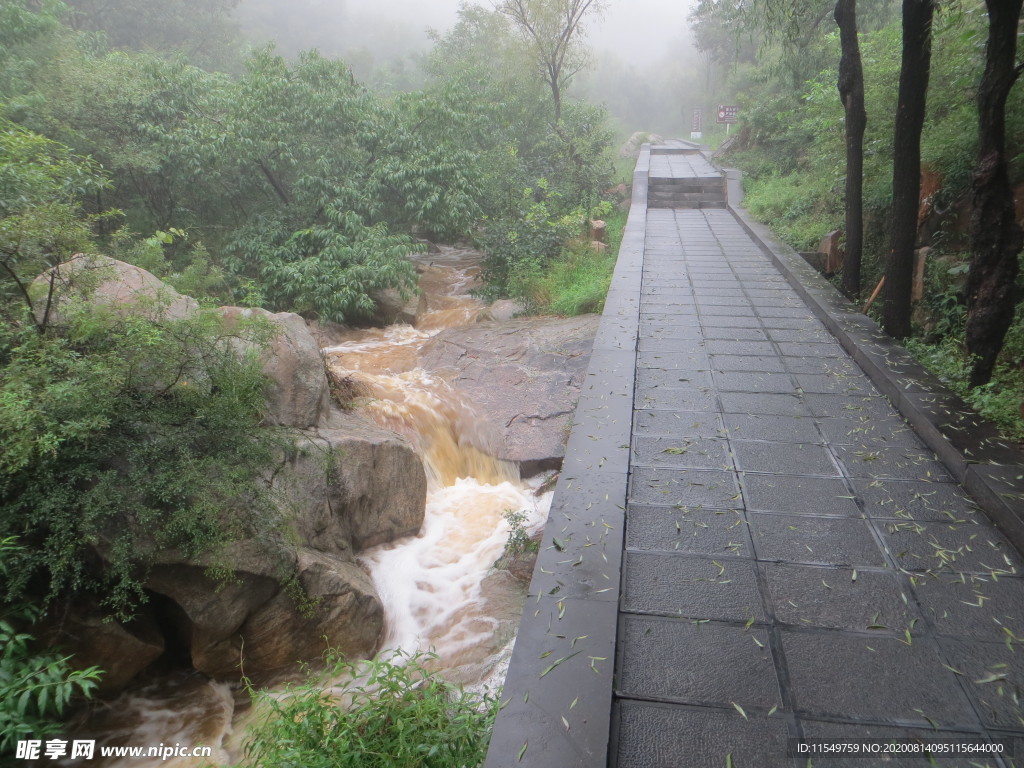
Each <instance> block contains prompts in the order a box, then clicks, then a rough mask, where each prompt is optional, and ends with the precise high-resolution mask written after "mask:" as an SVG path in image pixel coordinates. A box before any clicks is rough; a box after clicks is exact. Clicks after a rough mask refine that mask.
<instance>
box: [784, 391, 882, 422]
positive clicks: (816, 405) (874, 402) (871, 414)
mask: <svg viewBox="0 0 1024 768" xmlns="http://www.w3.org/2000/svg"><path fill="white" fill-rule="evenodd" d="M803 399H804V402H805V403H806V404H807V407H808V408H810V409H811V412H812V413H813V414H814V415H815V416H819V417H830V418H840V419H852V418H860V417H862V416H866V417H868V418H873V419H890V418H892V419H895V418H898V417H897V416H896V412H895V411H894V410H893V408H892V406H891V405H890V404H889V401H888V400H886V399H885V398H884V397H862V396H860V395H848V394H841V395H831V394H821V395H819V394H812V393H807V394H805V395H804V396H803Z"/></svg>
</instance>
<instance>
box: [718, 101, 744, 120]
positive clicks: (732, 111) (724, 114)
mask: <svg viewBox="0 0 1024 768" xmlns="http://www.w3.org/2000/svg"><path fill="white" fill-rule="evenodd" d="M739 111H740V108H739V107H737V106H726V105H725V104H719V105H718V122H719V123H735V122H736V114H737V113H738V112H739Z"/></svg>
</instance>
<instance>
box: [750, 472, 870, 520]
mask: <svg viewBox="0 0 1024 768" xmlns="http://www.w3.org/2000/svg"><path fill="white" fill-rule="evenodd" d="M742 482H743V498H744V500H745V501H746V503H747V509H750V510H756V511H759V512H784V513H798V514H809V515H840V516H845V517H860V516H861V512H860V509H859V508H858V507H857V503H856V501H854V499H853V495H852V494H851V493H850V491H849V489H848V488H847V487H846V484H845V483H844V482H843V481H842V480H836V479H833V478H825V477H799V476H796V475H755V474H750V473H744V474H743V476H742Z"/></svg>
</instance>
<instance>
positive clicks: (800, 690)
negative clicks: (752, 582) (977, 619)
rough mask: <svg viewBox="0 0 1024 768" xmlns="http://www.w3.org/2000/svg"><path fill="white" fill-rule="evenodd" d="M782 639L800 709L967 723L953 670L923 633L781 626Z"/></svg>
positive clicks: (905, 721) (966, 706)
mask: <svg viewBox="0 0 1024 768" xmlns="http://www.w3.org/2000/svg"><path fill="white" fill-rule="evenodd" d="M782 647H783V651H784V653H785V656H786V666H787V668H788V669H789V676H790V681H791V683H792V688H793V695H794V700H795V703H794V707H795V708H796V710H797V712H798V713H800V714H801V715H809V716H811V717H839V718H844V719H849V718H860V719H865V720H872V721H874V722H877V723H892V724H901V725H902V724H911V723H914V724H919V725H921V726H924V727H927V726H928V725H930V724H935V725H938V726H940V727H942V726H945V727H955V726H963V725H968V726H973V725H974V723H973V722H969V721H970V720H973V713H972V710H971V708H970V705H969V704H968V702H967V701H966V699H965V698H964V695H963V693H962V691H961V690H960V686H959V684H958V683H957V681H956V675H955V674H954V673H953V672H951V671H949V670H948V669H946V667H945V666H944V661H943V657H942V656H941V655H940V654H939V652H938V648H937V647H936V646H935V644H934V643H932V642H929V641H928V640H927V639H925V638H921V639H913V640H912V642H911V644H910V645H907V644H906V642H905V641H904V640H901V639H898V638H896V637H888V636H883V635H881V634H866V633H865V634H861V633H858V634H847V633H844V632H837V631H819V632H812V631H797V630H792V629H789V630H787V629H783V630H782Z"/></svg>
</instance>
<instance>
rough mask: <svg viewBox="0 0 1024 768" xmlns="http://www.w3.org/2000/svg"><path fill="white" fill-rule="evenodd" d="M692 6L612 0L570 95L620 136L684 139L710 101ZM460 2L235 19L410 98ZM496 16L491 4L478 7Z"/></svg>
mask: <svg viewBox="0 0 1024 768" xmlns="http://www.w3.org/2000/svg"><path fill="white" fill-rule="evenodd" d="M693 3H694V0H683V2H679V1H678V0H609V1H608V2H607V3H606V9H605V11H604V12H603V13H602V14H600V15H595V16H591V18H590V19H589V21H588V25H587V36H586V39H587V43H588V45H589V47H590V48H591V52H592V57H591V62H590V66H589V67H588V69H586V70H584V71H583V72H581V73H580V74H579V75H578V76H577V77H576V79H575V80H574V82H573V84H572V85H571V87H570V88H569V91H568V93H569V95H570V96H572V97H577V98H584V99H587V100H588V101H591V102H593V103H595V104H603V105H605V106H606V107H607V109H608V111H609V112H610V114H611V115H612V117H613V118H614V119H615V122H616V124H617V126H616V127H617V128H618V130H619V132H620V133H622V134H628V133H631V132H633V131H636V130H647V131H654V132H657V133H662V134H668V135H675V136H678V135H683V133H684V130H685V132H686V133H687V134H688V132H689V129H690V124H689V119H690V118H689V114H690V110H691V109H692V108H693V107H695V106H700V105H701V104H702V103H703V102H704V101H706V98H707V94H705V93H704V92H703V90H704V89H703V85H704V75H703V72H704V70H703V67H704V64H703V63H702V60H701V58H700V55H699V54H698V52H697V51H696V49H695V48H694V47H693V44H692V41H691V35H690V30H689V27H688V23H687V17H688V15H689V13H690V10H691V7H692V5H693ZM463 4H465V3H464V2H462V1H461V0H386V2H372V1H371V0H240V2H239V4H238V6H237V8H236V10H235V18H236V20H237V23H238V25H239V27H240V29H241V31H242V33H243V35H244V36H245V37H247V38H249V39H250V40H253V41H254V42H266V41H272V42H274V43H275V45H276V46H277V49H278V51H279V52H280V53H282V54H283V55H285V56H287V57H289V58H290V57H293V56H295V55H296V54H297V53H298V52H299V51H302V50H305V49H309V48H317V49H319V50H320V51H321V53H323V54H325V55H327V56H331V57H339V58H342V59H344V61H345V62H346V63H347V64H348V65H349V66H350V67H351V68H352V70H353V72H354V73H355V75H356V77H358V78H359V79H360V80H361V81H363V82H365V83H367V84H368V85H371V86H373V87H375V88H382V89H393V90H412V89H416V88H419V87H421V86H422V84H423V82H424V79H425V76H424V74H423V72H422V70H421V68H420V66H419V60H420V58H421V57H422V56H423V55H424V54H425V53H426V52H427V51H428V50H429V49H430V47H431V45H432V41H433V39H434V38H435V37H437V36H443V35H444V34H445V33H446V32H447V31H448V30H449V29H450V28H451V27H452V26H453V25H454V24H455V22H456V21H457V19H458V11H459V7H460V5H463ZM476 5H480V6H481V7H483V8H486V9H491V8H492V7H493V6H492V5H491V4H490V3H488V2H480V3H476Z"/></svg>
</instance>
